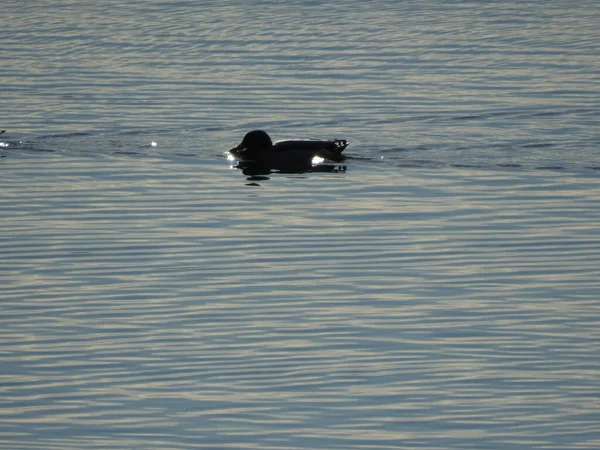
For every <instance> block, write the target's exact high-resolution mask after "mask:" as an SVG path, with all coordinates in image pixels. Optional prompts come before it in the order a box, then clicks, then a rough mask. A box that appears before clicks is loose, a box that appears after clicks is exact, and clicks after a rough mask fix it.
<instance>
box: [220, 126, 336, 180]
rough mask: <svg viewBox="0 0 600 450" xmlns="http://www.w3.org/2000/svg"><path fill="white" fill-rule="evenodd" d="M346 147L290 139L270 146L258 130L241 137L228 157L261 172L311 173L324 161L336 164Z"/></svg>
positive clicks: (329, 143) (327, 142)
mask: <svg viewBox="0 0 600 450" xmlns="http://www.w3.org/2000/svg"><path fill="white" fill-rule="evenodd" d="M347 146H348V143H347V141H345V140H343V139H333V140H326V141H320V140H290V141H280V142H276V143H274V144H273V141H271V138H270V136H269V135H268V134H267V133H266V132H265V131H262V130H254V131H250V132H249V133H247V134H246V136H244V139H243V140H242V142H241V143H240V145H238V146H237V147H234V148H232V149H231V150H229V154H230V155H232V156H233V157H234V158H235V159H237V160H238V161H239V162H240V163H241V164H242V165H243V166H244V167H248V166H249V165H254V166H255V167H260V168H262V169H269V170H278V171H284V172H296V171H306V170H311V169H312V168H313V167H314V166H316V165H318V164H320V163H321V162H323V161H324V160H326V161H333V162H340V161H343V160H344V159H345V157H344V156H343V155H342V152H343V151H344V149H345V148H346V147H347Z"/></svg>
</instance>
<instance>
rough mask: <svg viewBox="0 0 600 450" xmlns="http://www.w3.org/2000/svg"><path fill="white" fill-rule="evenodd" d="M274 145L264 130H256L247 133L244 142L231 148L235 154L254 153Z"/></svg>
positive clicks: (231, 151)
mask: <svg viewBox="0 0 600 450" xmlns="http://www.w3.org/2000/svg"><path fill="white" fill-rule="evenodd" d="M271 147H273V141H271V138H270V137H269V135H268V134H267V133H266V132H265V131H263V130H254V131H250V132H249V133H246V136H244V139H242V143H241V144H240V145H238V146H237V147H235V148H232V149H231V150H229V152H230V153H232V154H234V155H252V154H256V153H258V152H261V151H263V150H268V149H270V148H271Z"/></svg>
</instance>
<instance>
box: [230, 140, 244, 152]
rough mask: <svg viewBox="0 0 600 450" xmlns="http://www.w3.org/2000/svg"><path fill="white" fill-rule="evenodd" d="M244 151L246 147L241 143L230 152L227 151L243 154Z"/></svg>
mask: <svg viewBox="0 0 600 450" xmlns="http://www.w3.org/2000/svg"><path fill="white" fill-rule="evenodd" d="M244 150H246V147H245V146H244V143H243V142H242V143H241V144H240V145H238V146H237V147H233V148H232V149H231V150H229V153H243V152H244Z"/></svg>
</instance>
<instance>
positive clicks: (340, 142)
mask: <svg viewBox="0 0 600 450" xmlns="http://www.w3.org/2000/svg"><path fill="white" fill-rule="evenodd" d="M347 146H348V142H347V141H346V140H345V139H332V140H330V141H317V140H292V141H280V142H276V143H275V144H274V145H273V150H275V151H276V152H309V153H312V154H314V155H319V156H322V157H324V158H327V159H331V160H334V161H337V160H340V159H343V156H342V152H343V151H344V149H345V148H346V147H347Z"/></svg>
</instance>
